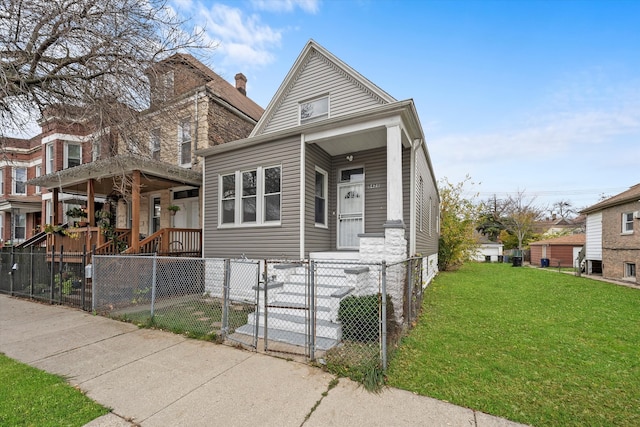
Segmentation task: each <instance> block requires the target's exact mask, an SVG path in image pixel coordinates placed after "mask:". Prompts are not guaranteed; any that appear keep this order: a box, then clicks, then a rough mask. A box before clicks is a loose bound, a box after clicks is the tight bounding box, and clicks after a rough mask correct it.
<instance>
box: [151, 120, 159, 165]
mask: <svg viewBox="0 0 640 427" xmlns="http://www.w3.org/2000/svg"><path fill="white" fill-rule="evenodd" d="M149 149H150V151H151V158H152V159H153V160H160V128H155V129H152V130H151V133H150V135H149Z"/></svg>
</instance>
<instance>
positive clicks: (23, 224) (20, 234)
mask: <svg viewBox="0 0 640 427" xmlns="http://www.w3.org/2000/svg"><path fill="white" fill-rule="evenodd" d="M26 233H27V214H24V213H18V214H15V219H14V220H13V237H14V238H15V239H16V240H24V239H25V237H26V235H27V234H26ZM12 243H13V242H12Z"/></svg>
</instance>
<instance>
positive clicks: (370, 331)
mask: <svg viewBox="0 0 640 427" xmlns="http://www.w3.org/2000/svg"><path fill="white" fill-rule="evenodd" d="M88 260H91V264H89V261H88ZM0 261H1V263H0V278H2V280H1V281H0V292H3V293H8V294H11V295H16V296H22V297H27V298H34V299H39V300H43V301H48V302H51V303H61V304H67V305H72V306H77V307H81V308H83V309H85V310H89V309H92V310H94V312H96V313H98V314H101V315H105V316H109V317H112V318H115V319H120V320H124V321H129V322H133V323H136V324H138V325H141V326H145V327H156V328H160V329H164V330H169V331H172V332H175V333H179V334H184V335H186V336H189V337H193V338H200V339H207V340H214V341H217V342H227V343H229V344H232V345H238V344H239V345H241V346H244V347H247V348H250V349H258V350H261V351H266V352H279V353H287V354H294V355H300V356H304V357H305V358H307V359H310V360H316V361H318V362H320V363H322V364H325V365H326V366H327V367H328V368H329V369H330V370H331V371H333V372H336V373H338V374H341V375H346V376H349V377H351V378H353V379H356V380H363V379H365V377H366V376H367V375H371V374H372V373H374V374H380V373H381V372H384V370H385V369H386V367H387V361H388V359H389V358H390V357H391V356H392V353H393V350H394V349H395V348H397V345H398V342H399V340H400V338H401V336H402V335H403V333H405V332H406V331H407V330H408V329H409V328H410V327H411V326H412V325H413V324H414V323H415V320H416V319H417V317H418V316H419V314H420V307H421V305H422V299H423V291H424V288H425V286H426V282H427V281H428V280H430V278H431V277H433V272H428V271H427V265H428V263H427V262H426V259H423V258H412V259H408V260H403V261H400V262H396V263H392V264H386V263H384V262H381V263H358V262H350V261H318V260H305V261H295V262H292V261H282V260H249V259H206V258H188V257H167V256H157V255H146V256H141V255H116V256H106V255H100V256H99V255H93V257H91V254H90V253H89V254H88V253H86V252H84V253H65V252H60V253H54V254H51V253H47V252H46V251H45V250H44V248H26V249H24V250H20V249H18V248H5V249H3V250H1V251H0ZM427 273H429V274H427Z"/></svg>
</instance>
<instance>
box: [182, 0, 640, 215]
mask: <svg viewBox="0 0 640 427" xmlns="http://www.w3.org/2000/svg"><path fill="white" fill-rule="evenodd" d="M170 4H171V5H173V7H174V8H175V9H176V12H177V13H178V14H180V15H182V16H184V17H187V18H190V19H191V23H192V24H194V25H197V26H203V27H204V28H206V31H207V35H208V37H209V38H210V39H211V40H212V41H215V42H216V43H218V48H217V49H216V50H215V51H214V52H213V54H212V55H211V56H210V57H209V59H208V64H207V65H209V66H211V67H212V68H213V69H214V70H215V71H216V72H217V73H218V74H220V75H222V76H223V77H225V78H226V79H228V80H229V81H233V76H234V75H235V74H236V73H237V72H243V73H244V74H245V75H246V76H247V78H248V86H247V91H248V95H249V97H251V98H252V99H254V100H255V101H256V102H257V103H258V104H260V105H261V106H263V107H266V106H267V104H268V103H269V101H270V100H271V97H272V96H273V95H274V94H275V92H276V90H277V88H278V87H279V85H280V83H281V82H282V80H283V79H284V77H285V75H286V74H287V72H288V71H289V69H290V67H291V66H292V65H293V62H294V61H295V59H296V58H297V56H298V54H299V53H300V51H301V50H302V48H303V47H304V45H305V43H306V42H307V41H308V40H309V39H310V38H313V39H314V40H316V41H317V42H318V43H320V44H321V45H323V46H324V47H325V48H327V49H328V50H329V51H331V52H332V53H333V54H335V55H336V56H338V57H339V58H340V59H342V60H343V61H344V62H346V63H347V64H349V65H350V66H352V67H353V68H354V69H356V70H357V71H358V72H360V73H361V74H362V75H364V76H365V77H366V78H368V79H369V80H371V81H372V82H374V83H375V84H377V85H378V86H379V87H381V88H382V89H384V90H385V91H386V92H388V93H389V94H390V95H392V96H393V97H395V98H396V99H398V100H403V99H408V98H412V99H413V100H414V101H415V104H416V106H417V109H418V112H419V115H420V119H421V122H422V126H423V129H424V131H425V134H426V139H427V145H428V147H429V151H430V153H431V157H432V162H433V166H434V169H435V174H436V177H437V178H438V179H442V178H445V177H446V178H447V179H448V180H449V181H451V182H459V181H461V180H462V179H464V177H465V175H467V174H468V175H470V176H471V178H472V180H473V181H475V182H480V184H479V185H476V186H474V187H473V190H474V191H479V192H480V197H481V198H488V197H489V196H490V195H492V194H494V193H495V194H497V195H498V197H503V196H504V195H505V194H506V193H514V192H517V191H526V193H527V194H529V195H530V196H536V197H537V200H536V202H537V204H539V205H547V204H552V203H553V202H555V201H559V200H569V201H571V202H572V203H573V204H574V206H576V207H579V208H580V207H585V206H588V205H591V204H593V203H595V202H597V201H598V198H599V196H600V195H601V194H606V195H613V194H616V193H618V192H621V191H624V190H625V189H627V188H628V187H629V186H631V185H633V184H636V183H638V182H640V1H636V0H602V1H586V0H556V1H544V0H536V1H525V0H503V1H485V0H472V1H463V0H457V1H434V0H431V1H429V0H427V1H418V0H416V1H411V0H406V1H385V0H354V1H347V0H342V1H341V0H235V1H233V0H223V1H213V0H170Z"/></svg>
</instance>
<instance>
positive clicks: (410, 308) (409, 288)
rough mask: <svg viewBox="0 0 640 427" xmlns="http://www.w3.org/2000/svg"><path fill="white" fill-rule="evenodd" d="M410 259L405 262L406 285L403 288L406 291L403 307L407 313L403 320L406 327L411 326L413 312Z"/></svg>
mask: <svg viewBox="0 0 640 427" xmlns="http://www.w3.org/2000/svg"><path fill="white" fill-rule="evenodd" d="M411 260H412V259H411V258H409V259H408V260H407V285H406V286H405V289H406V295H405V298H406V301H405V304H404V306H405V307H406V309H407V311H406V313H405V316H404V320H405V322H406V324H407V325H410V324H411V314H412V311H413V298H412V297H413V281H412V280H411V279H412V270H413V265H412V263H411Z"/></svg>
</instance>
